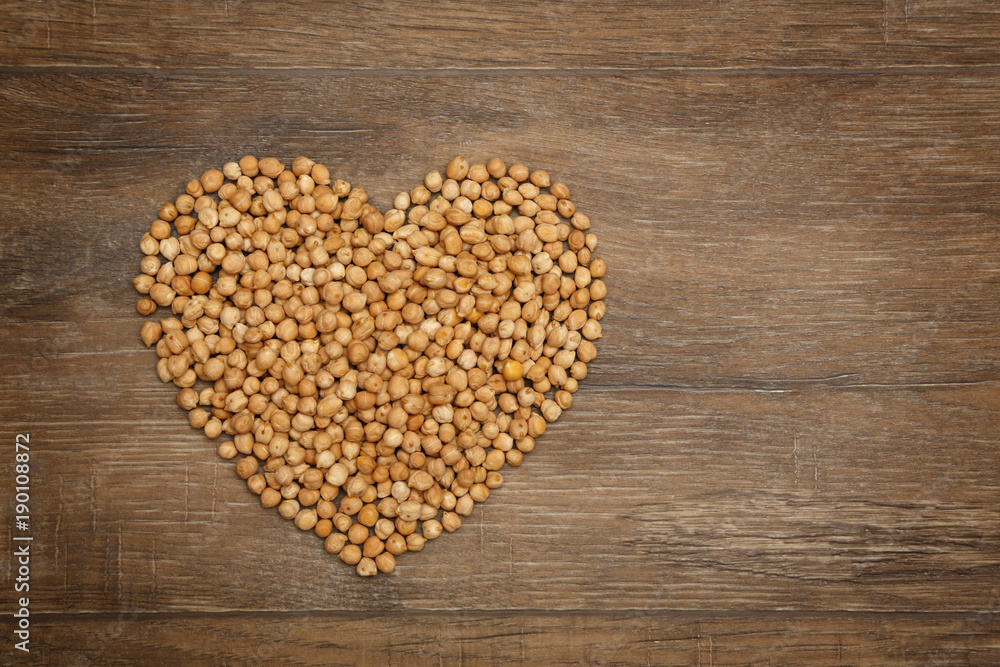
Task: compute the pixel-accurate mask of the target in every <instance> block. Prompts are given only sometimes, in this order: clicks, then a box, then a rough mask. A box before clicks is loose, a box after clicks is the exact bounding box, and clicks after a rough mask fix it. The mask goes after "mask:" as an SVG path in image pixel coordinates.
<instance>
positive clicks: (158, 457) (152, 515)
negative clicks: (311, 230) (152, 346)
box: [0, 0, 1000, 665]
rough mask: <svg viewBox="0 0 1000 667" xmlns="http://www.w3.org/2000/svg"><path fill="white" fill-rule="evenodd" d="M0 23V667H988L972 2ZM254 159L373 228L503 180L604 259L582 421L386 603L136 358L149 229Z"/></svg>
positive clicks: (410, 559)
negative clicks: (24, 451) (197, 424)
mask: <svg viewBox="0 0 1000 667" xmlns="http://www.w3.org/2000/svg"><path fill="white" fill-rule="evenodd" d="M0 18H2V19H3V20H2V21H0V33H2V36H0V157H2V158H3V169H0V221H2V224H0V294H2V296H0V349H2V350H3V352H2V356H0V374H2V377H3V379H4V381H5V388H6V392H5V396H6V397H5V399H4V400H3V401H2V403H0V419H2V438H3V442H4V443H5V444H4V451H5V452H8V454H7V455H5V456H4V457H2V458H0V473H2V475H3V479H5V480H8V481H6V482H5V485H6V486H5V487H4V489H0V493H2V494H3V495H4V496H5V497H8V498H9V497H10V496H11V495H12V493H13V481H12V477H13V451H12V450H13V438H14V434H15V433H19V432H25V433H30V434H31V439H32V456H33V458H32V469H31V471H32V505H31V510H32V536H33V537H34V542H33V549H34V551H33V558H32V575H31V576H32V579H31V587H32V588H31V600H32V602H31V613H32V619H33V624H32V648H33V652H32V654H31V655H30V656H28V657H27V658H25V657H24V656H21V655H15V653H14V651H13V650H12V643H13V641H12V639H10V638H9V637H10V635H7V636H8V639H6V640H5V644H4V646H3V648H2V650H3V653H2V655H3V659H2V661H0V662H4V663H5V664H6V663H7V662H9V661H11V660H14V661H17V662H20V663H24V664H32V663H34V664H56V665H67V664H81V665H82V664H94V665H98V664H100V665H104V664H108V665H117V664H122V665H125V664H129V665H132V664H178V665H188V664H357V663H362V664H393V665H410V664H505V663H516V664H559V663H592V664H703V665H708V664H715V665H724V664H820V665H826V664H831V665H832V664H914V665H923V664H984V665H987V664H997V663H998V662H1000V616H998V614H1000V448H998V440H1000V437H998V434H1000V188H998V183H1000V77H998V73H1000V10H998V8H997V7H996V6H995V5H994V3H991V2H986V1H980V2H972V1H971V0H970V1H947V0H939V1H926V2H923V1H918V0H908V1H899V0H891V1H886V2H867V1H861V0H858V1H856V2H829V1H820V0H814V1H812V2H798V3H787V2H746V3H734V2H717V1H712V2H700V3H691V2H685V3H681V2H668V3H656V4H655V5H654V4H653V3H631V2H629V3H625V2H607V3H597V2H574V3H566V4H558V5H556V4H551V3H528V2H513V3H503V4H502V5H497V8H496V9H483V8H481V7H479V6H478V5H477V4H476V3H448V2H438V3H429V2H410V3H367V4H364V5H362V4H354V3H349V4H338V5H331V4H329V3H301V4H295V5H292V4H291V3H256V2H248V1H245V2H240V1H238V0H228V2H221V3H215V4H212V5H208V4H205V3H196V2H190V3H181V2H166V3H148V2H130V3H124V2H94V3H36V2H27V1H24V0H19V1H17V2H11V3H7V5H6V6H4V7H3V8H2V9H0ZM247 152H255V153H257V154H259V155H264V154H274V155H277V156H280V157H284V158H291V157H294V156H296V155H299V154H307V155H310V156H312V157H313V158H315V159H318V160H320V161H323V162H324V163H325V164H327V165H329V166H330V167H331V170H332V171H334V172H335V175H336V176H339V177H342V178H345V179H347V180H349V181H351V182H352V183H356V184H360V185H363V186H364V187H365V188H366V189H367V190H368V192H369V193H370V194H371V195H372V198H373V200H374V202H375V203H376V204H377V205H379V206H381V207H383V208H386V207H388V205H389V203H390V201H391V198H392V196H393V195H394V194H395V193H396V192H398V191H399V190H400V189H409V188H410V187H412V185H414V184H416V183H417V182H418V181H419V179H420V178H421V177H422V174H423V173H424V172H426V171H428V170H430V169H434V168H440V167H442V166H443V164H444V163H445V162H446V161H447V160H448V159H449V158H450V157H452V156H453V155H455V154H458V153H464V154H465V155H467V156H468V157H469V158H470V159H474V160H482V159H485V158H488V157H491V156H494V155H499V156H503V157H505V158H507V159H508V160H509V161H515V160H516V161H522V162H524V163H525V164H528V165H529V166H532V167H542V168H546V169H548V170H549V171H550V172H551V173H552V174H553V175H555V176H557V177H558V178H560V179H562V180H564V181H565V182H567V183H568V184H569V185H570V187H571V188H572V190H573V193H574V199H575V200H576V201H577V203H578V205H579V206H580V207H581V209H582V210H584V211H586V212H587V213H588V214H589V215H590V217H591V219H592V221H593V222H594V231H595V232H597V233H598V234H599V236H600V238H601V246H600V254H601V255H602V256H603V257H605V258H606V260H607V261H608V264H609V267H610V268H609V274H608V278H607V284H608V287H609V290H610V292H609V297H608V306H609V309H608V315H607V317H606V319H605V320H604V339H603V340H602V341H600V345H599V351H600V355H599V357H598V359H597V361H595V362H594V363H593V364H592V367H591V373H590V376H589V377H588V378H587V380H586V382H585V383H584V384H583V386H582V388H581V390H580V392H579V393H578V394H577V398H576V404H575V405H574V407H573V409H572V410H570V411H569V412H567V413H566V414H565V415H564V416H563V418H562V419H561V420H560V421H559V422H558V423H557V424H556V425H554V426H553V427H552V428H550V430H549V431H548V432H547V433H546V434H545V436H544V437H543V438H542V439H541V440H540V443H539V446H538V448H537V449H536V451H535V452H534V453H532V454H531V455H530V456H528V457H527V459H526V462H525V464H524V465H523V466H522V467H521V468H519V469H517V470H511V471H508V472H507V473H506V475H505V477H506V480H507V481H506V484H505V485H504V488H503V489H502V490H501V491H498V492H496V493H495V494H494V496H493V497H492V498H491V499H490V501H489V502H488V503H486V505H485V506H484V507H482V508H481V509H477V510H476V511H475V512H474V513H473V515H472V516H471V517H469V519H468V520H467V521H466V523H465V525H464V526H463V528H462V529H461V530H460V531H458V532H457V533H455V534H453V535H450V536H445V537H443V538H442V539H440V540H438V541H437V542H432V543H430V544H429V545H428V546H427V548H425V550H424V551H423V552H421V553H419V554H406V555H404V556H403V557H401V558H400V562H399V566H398V568H397V571H396V572H395V573H394V574H393V575H392V576H388V577H378V578H377V579H376V580H361V579H359V578H358V577H356V576H355V575H354V573H353V570H352V569H350V568H347V567H345V566H343V565H342V564H341V563H340V562H339V561H338V560H336V559H334V558H332V557H330V556H328V555H327V554H325V553H324V552H323V550H322V546H321V542H320V541H319V540H318V539H316V538H315V537H313V536H310V535H306V534H301V533H298V532H297V531H295V530H293V529H292V528H291V526H290V525H289V524H288V523H287V522H284V521H282V520H281V519H279V518H278V517H277V515H276V514H274V513H273V512H265V511H263V510H261V509H260V508H259V507H258V506H257V505H256V504H255V503H254V502H253V498H252V496H251V495H250V493H249V492H248V491H247V490H246V488H245V485H244V484H243V483H242V482H241V481H240V480H239V479H238V478H237V477H236V476H235V474H234V473H233V471H232V467H231V464H230V463H227V462H224V461H221V460H219V459H218V458H217V457H216V455H215V453H214V448H213V446H212V445H211V444H210V443H208V442H207V441H206V440H205V439H204V437H203V436H201V435H200V434H199V433H197V432H194V431H192V430H191V429H190V428H189V427H188V426H187V422H186V419H185V418H184V415H183V413H182V411H181V410H180V409H179V408H177V407H176V405H175V404H174V402H173V396H174V392H173V391H172V390H171V388H170V387H167V386H164V385H162V384H160V383H159V381H158V380H157V379H156V376H155V373H154V370H153V362H154V359H155V355H154V353H153V352H152V351H150V350H148V349H146V348H144V347H143V346H142V345H141V343H140V342H139V340H138V333H137V332H138V327H139V325H140V322H141V318H139V317H138V316H137V315H135V312H134V301H135V294H134V292H133V291H132V286H131V279H132V277H133V276H134V275H135V273H136V271H137V265H138V260H139V258H140V254H139V251H138V249H137V244H138V239H139V237H140V235H141V233H142V231H143V230H144V229H146V228H147V227H148V224H149V222H150V221H151V220H152V219H153V218H154V216H155V213H156V210H157V209H158V207H159V204H160V203H161V202H162V201H164V200H166V199H169V198H173V197H174V196H175V195H176V194H177V193H178V191H179V189H180V187H181V185H182V183H183V182H184V181H185V180H187V179H188V178H191V177H194V176H197V175H199V174H200V173H201V172H202V171H204V170H205V169H206V168H208V167H210V166H218V165H221V164H222V163H223V162H225V161H227V160H230V159H234V158H238V157H240V156H241V155H243V154H245V153H247ZM0 507H2V511H0V519H2V520H3V529H2V530H3V536H4V543H5V544H8V543H9V540H10V537H11V536H12V534H13V532H14V531H13V525H12V517H11V512H12V510H13V504H12V502H10V501H9V500H8V501H4V502H3V503H0ZM3 560H4V562H5V563H6V565H4V566H3V567H4V574H5V586H6V590H7V591H8V595H7V597H6V598H5V599H7V600H11V599H12V598H13V597H14V594H13V592H12V588H13V584H12V582H11V580H12V577H13V575H14V569H13V563H12V562H11V561H9V560H8V559H6V558H4V559H3ZM10 608H11V607H10V606H9V605H8V606H6V607H5V609H10ZM8 623H9V622H8ZM7 627H9V625H8V626H7Z"/></svg>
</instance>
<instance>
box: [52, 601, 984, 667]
mask: <svg viewBox="0 0 1000 667" xmlns="http://www.w3.org/2000/svg"><path fill="white" fill-rule="evenodd" d="M35 623H36V624H35V625H34V626H33V633H35V634H34V636H37V640H33V642H34V643H33V644H32V646H34V647H35V648H34V649H33V650H34V651H35V652H36V654H37V655H38V656H39V657H40V660H41V661H40V662H37V663H36V664H53V665H55V664H63V665H65V664H87V661H88V660H91V659H96V660H99V662H100V663H101V664H102V665H108V666H109V667H112V666H114V665H129V666H131V665H143V664H151V662H152V660H154V659H153V658H151V656H156V657H155V663H156V664H158V665H191V664H199V665H225V664H233V663H239V664H242V665H268V664H276V663H282V664H295V665H435V666H437V665H501V664H503V665H507V664H511V665H539V664H545V665H572V664H600V665H636V664H640V665H694V664H699V665H717V666H723V665H748V664H809V665H817V666H819V667H823V666H825V665H830V666H834V665H845V664H850V665H859V664H882V665H886V664H892V665H928V664H962V665H993V664H996V662H997V661H998V660H1000V640H998V637H1000V622H998V621H997V619H996V617H995V616H991V615H983V616H976V615H971V616H961V617H938V616H934V615H927V614H920V615H877V614H873V615H852V616H850V617H845V616H843V615H835V614H830V615H799V616H796V617H795V618H788V617H787V615H784V614H773V613H771V614H757V613H755V614H752V615H732V614H725V613H717V612H708V613H701V614H683V613H681V614H617V613H604V612H600V611H596V610H595V611H588V612H585V613H582V614H545V613H539V612H519V613H498V614H483V613H419V614H415V613H407V612H403V611H400V612H397V613H394V614H392V615H391V616H390V617H386V616H384V615H372V614H353V613H309V614H280V615H274V614H272V615H263V616H262V615H246V614H224V615H218V614H213V615H204V614H193V615H173V614H166V615H165V614H153V615H139V616H110V615H97V616H94V615H71V616H68V617H67V616H65V615H46V616H41V617H39V618H38V619H37V620H36V622H35ZM33 655H35V654H33Z"/></svg>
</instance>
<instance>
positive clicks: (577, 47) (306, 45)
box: [0, 0, 1000, 71]
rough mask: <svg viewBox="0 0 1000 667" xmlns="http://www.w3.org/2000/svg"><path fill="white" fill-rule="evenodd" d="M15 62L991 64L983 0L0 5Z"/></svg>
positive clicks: (993, 36)
mask: <svg viewBox="0 0 1000 667" xmlns="http://www.w3.org/2000/svg"><path fill="white" fill-rule="evenodd" d="M4 19H5V20H4V21H2V22H0V62H3V63H4V64H5V65H7V66H17V67H139V68H146V67H149V68H178V67H179V68H197V69H209V70H210V69H213V68H241V69H257V68H275V69H287V68H296V69H314V68H315V69H337V70H355V69H357V70H372V69H380V70H384V69H387V68H390V69H391V68H396V69H404V70H451V69H492V68H518V69H527V70H531V71H535V70H538V69H543V70H544V69H566V68H583V69H592V68H618V69H629V70H631V69H648V68H671V67H705V68H736V69H742V68H754V67H757V68H759V67H765V68H766V67H819V68H867V67H882V66H914V65H916V66H927V65H931V66H939V65H943V66H954V65H990V66H992V65H995V64H996V63H997V57H998V54H1000V29H998V28H1000V13H998V11H997V7H996V5H995V4H994V3H991V2H989V1H988V0H851V1H850V2H831V1H830V0H805V1H801V2H796V3H788V2H781V1H780V0H753V1H748V2H739V3H731V2H717V1H715V0H700V1H698V2H681V1H678V0H673V1H671V2H648V1H647V2H630V1H628V0H612V1H610V2H601V3H586V2H573V3H569V4H560V5H558V6H555V5H553V6H550V5H547V4H544V3H541V4H539V3H535V2H530V1H528V0H512V1H511V2H506V3H504V4H503V5H496V6H492V7H491V6H486V5H482V4H479V3H463V2H453V1H447V2H429V1H428V0H409V1H407V2H393V3H389V2H376V3H341V4H338V5H337V7H336V9H333V8H331V7H330V6H329V5H328V4H326V3H319V2H299V3H294V4H290V5H289V4H275V3H268V2H258V1H253V0H226V1H225V2H221V3H202V2H196V1H193V0H187V1H181V0H174V1H172V2H163V3H134V2H125V1H124V0H100V1H98V0H94V1H93V2H89V3H83V2H77V3H58V4H53V3H42V4H39V3H37V2H32V1H31V0H16V1H14V2H8V3H6V4H5V7H4Z"/></svg>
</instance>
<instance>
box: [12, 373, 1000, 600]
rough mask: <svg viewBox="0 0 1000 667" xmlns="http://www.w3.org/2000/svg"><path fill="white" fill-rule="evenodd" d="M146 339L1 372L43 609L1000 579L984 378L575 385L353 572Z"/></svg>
mask: <svg viewBox="0 0 1000 667" xmlns="http://www.w3.org/2000/svg"><path fill="white" fill-rule="evenodd" d="M147 356H148V355H137V354H129V355H126V354H121V355H119V356H118V358H116V359H113V358H111V357H110V355H59V356H56V357H54V358H52V359H49V360H37V361H36V362H35V363H34V364H33V365H32V368H31V370H30V371H28V370H27V369H26V370H25V371H24V372H22V373H20V374H14V375H13V376H6V377H8V379H9V381H11V382H13V383H15V385H16V386H19V387H24V390H25V391H26V392H27V394H28V395H30V396H32V400H31V402H30V405H31V407H32V410H31V412H30V413H26V412H24V411H20V412H14V411H12V410H10V409H9V408H6V406H5V409H4V414H3V418H4V427H5V429H11V430H13V431H16V432H20V431H24V432H28V433H30V434H31V438H32V442H33V443H34V445H33V448H34V449H33V451H34V452H35V453H34V457H33V460H32V471H33V475H34V477H35V478H36V479H37V480H39V482H38V484H39V485H40V486H39V488H38V489H37V491H36V492H35V494H34V495H33V505H32V514H33V517H34V518H33V533H32V534H33V536H34V538H35V539H34V542H33V548H34V549H35V550H36V551H35V555H34V557H33V561H32V568H33V574H32V596H33V597H32V599H33V605H34V607H33V609H34V610H35V611H37V612H39V613H41V612H52V611H56V610H66V609H68V610H92V611H115V610H120V611H122V612H123V613H137V612H146V611H152V610H161V611H184V610H198V611H234V610H245V611H251V610H260V611H280V610H302V611H304V610H310V609H311V610H340V609H354V610H359V611H392V610H397V609H403V608H405V609H410V610H412V609H438V610H479V611H484V612H486V611H489V610H508V609H551V610H575V611H585V610H589V609H598V608H599V609H608V610H616V609H617V610H640V609H646V610H670V609H675V610H676V609H687V610H697V609H704V608H728V609H734V610H747V611H750V610H759V609H785V610H806V611H822V610H835V611H913V612H918V611H942V612H944V611H947V612H975V611H983V610H986V609H989V608H991V605H994V604H995V603H996V601H997V600H998V599H1000V576H998V574H1000V536H998V534H997V532H996V526H997V525H1000V506H998V503H997V500H998V498H1000V487H998V485H997V481H996V470H997V469H998V468H1000V451H998V450H997V448H996V447H995V446H994V445H995V443H996V433H998V432H1000V408H998V403H997V400H996V399H997V397H998V395H1000V391H998V390H1000V385H998V384H997V383H985V384H979V385H970V386H961V387H957V386H950V387H919V388H908V389H896V390H887V389H885V388H855V389H847V388H832V389H816V388H803V389H797V390H787V391H782V392H767V391H747V390H725V391H721V390H720V391H690V390H683V391H682V390H670V389H657V388H617V387H585V388H583V389H581V391H580V392H579V395H578V401H577V405H575V406H574V407H573V409H572V410H570V411H569V412H568V413H567V414H566V415H564V417H563V419H561V420H560V421H559V422H557V423H556V424H554V425H553V426H552V427H551V428H550V429H549V431H548V432H547V433H546V434H545V435H544V437H543V438H542V439H541V441H540V443H539V446H538V448H537V449H536V451H535V452H533V453H532V454H531V455H529V456H528V457H527V459H526V462H525V464H524V465H523V466H522V467H521V468H519V469H517V470H511V469H507V470H505V479H506V483H505V485H504V488H503V489H501V490H499V491H497V492H496V493H495V494H494V496H493V497H492V498H490V500H489V501H488V502H487V503H486V504H485V505H484V506H482V508H481V509H480V508H477V509H476V510H475V511H474V513H473V515H472V516H471V517H468V518H467V519H466V521H465V524H466V525H465V526H463V528H462V529H460V530H459V531H458V532H456V533H454V534H452V535H448V536H445V537H443V538H441V539H439V540H438V541H437V542H433V543H431V544H429V545H428V546H427V548H425V550H424V551H423V552H421V553H418V554H405V555H404V556H403V557H401V558H400V559H399V565H398V567H397V570H396V573H394V574H393V575H392V576H387V577H379V578H378V581H375V582H372V583H365V584H359V582H358V580H357V577H356V575H355V574H354V572H353V569H351V568H348V567H345V566H343V565H342V564H341V563H339V562H338V561H337V560H336V559H334V558H333V557H332V556H329V555H327V554H326V553H324V552H323V549H322V543H321V541H320V540H319V539H317V538H316V537H315V536H312V535H308V534H303V533H299V532H298V531H296V530H295V529H294V528H293V527H292V526H291V525H290V524H289V523H287V522H284V521H282V520H281V519H280V518H279V517H278V516H277V515H276V514H275V513H274V512H273V511H271V512H265V511H264V510H262V509H260V507H259V505H258V504H257V502H256V501H255V499H254V498H253V497H252V496H251V495H250V493H249V491H247V489H246V488H245V485H244V483H243V482H242V481H240V480H239V479H237V478H236V477H235V473H234V472H233V468H232V463H226V462H222V461H220V460H218V458H217V457H216V455H215V452H214V447H213V446H212V445H211V444H210V443H209V442H208V441H207V440H205V438H204V437H203V436H201V435H200V434H199V433H197V432H195V431H192V430H191V429H190V428H189V427H188V426H187V423H186V420H185V418H184V415H183V413H182V412H181V411H180V409H179V408H177V407H176V406H173V405H171V400H172V396H173V392H172V391H171V390H170V389H169V388H167V387H164V386H162V385H159V386H158V384H157V381H156V380H154V379H153V378H152V371H151V370H150V369H148V359H147V358H146V357H147ZM32 378H62V379H63V380H64V384H63V385H62V386H61V387H60V386H55V385H54V384H53V383H52V382H50V381H37V380H33V379H32ZM95 379H100V380H98V381H96V382H95ZM612 415H613V416H614V417H613V418H611V417H612ZM0 466H2V468H0V470H3V471H4V472H9V470H8V468H9V464H8V463H7V462H6V461H4V462H0ZM42 485H43V486H42ZM43 489H44V491H43ZM4 525H5V528H4V530H5V532H7V533H8V534H9V531H10V530H11V528H10V526H11V523H10V522H7V523H5V524H4ZM8 567H10V566H9V565H8ZM265 573H266V576H259V575H265ZM458 573H465V574H462V575H461V576H459V575H458ZM221 582H225V585H220V584H221ZM359 585H363V586H364V587H365V588H364V590H365V594H364V595H359V593H358V591H359V589H358V587H359ZM483 591H489V594H488V595H484V594H483Z"/></svg>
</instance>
